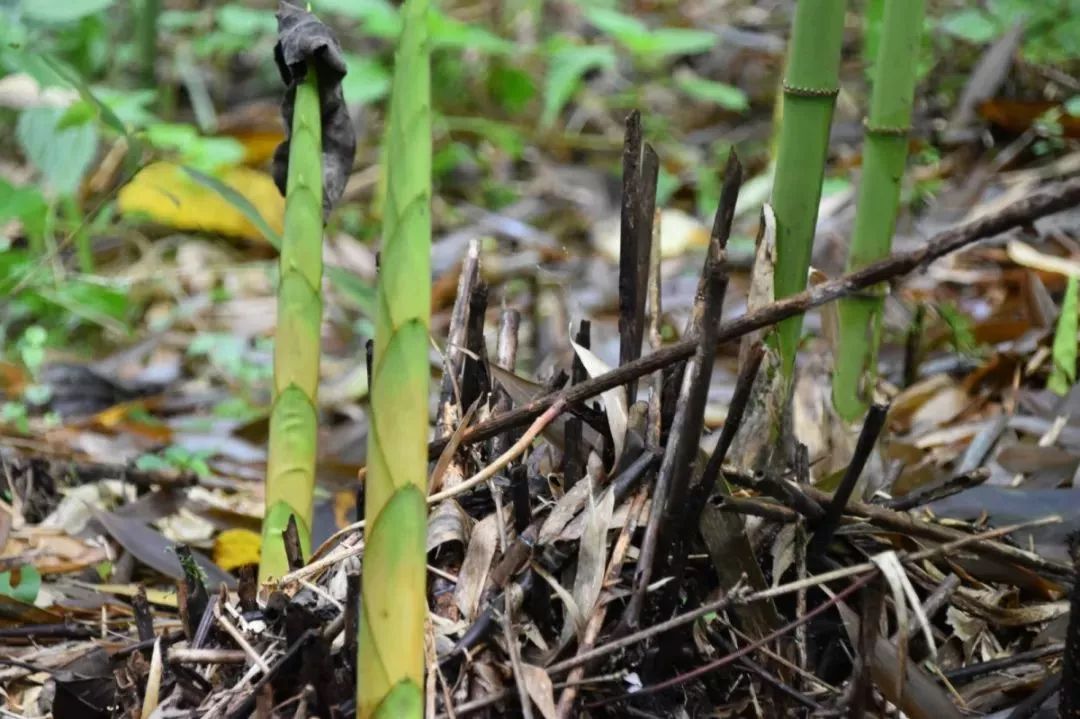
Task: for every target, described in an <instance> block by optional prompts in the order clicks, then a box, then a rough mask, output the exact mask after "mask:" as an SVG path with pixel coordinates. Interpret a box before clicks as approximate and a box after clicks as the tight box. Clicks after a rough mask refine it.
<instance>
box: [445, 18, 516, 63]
mask: <svg viewBox="0 0 1080 719" xmlns="http://www.w3.org/2000/svg"><path fill="white" fill-rule="evenodd" d="M428 31H429V32H430V33H431V46H432V48H433V49H437V50H446V49H457V50H463V49H470V50H475V51H479V52H481V53H487V54H490V55H505V54H509V53H512V52H513V51H514V43H512V42H510V41H509V40H504V39H503V38H501V37H499V36H498V35H496V34H495V33H493V32H490V31H489V30H485V29H484V28H483V27H481V26H479V25H475V24H469V23H463V22H461V21H459V20H455V19H453V18H451V17H447V16H446V15H443V14H442V13H439V12H435V11H432V12H431V13H430V14H429V15H428Z"/></svg>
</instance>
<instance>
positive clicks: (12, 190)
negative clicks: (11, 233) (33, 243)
mask: <svg viewBox="0 0 1080 719" xmlns="http://www.w3.org/2000/svg"><path fill="white" fill-rule="evenodd" d="M48 212H49V205H48V203H47V202H46V201H45V198H44V197H43V196H42V194H41V191H40V190H39V189H37V188H36V187H15V186H14V185H12V184H9V183H8V182H5V181H4V180H2V179H0V224H4V223H6V222H7V221H8V220H19V221H20V222H22V224H23V229H24V230H25V231H26V234H28V235H30V236H31V237H42V236H43V235H44V234H45V218H46V216H47V215H48Z"/></svg>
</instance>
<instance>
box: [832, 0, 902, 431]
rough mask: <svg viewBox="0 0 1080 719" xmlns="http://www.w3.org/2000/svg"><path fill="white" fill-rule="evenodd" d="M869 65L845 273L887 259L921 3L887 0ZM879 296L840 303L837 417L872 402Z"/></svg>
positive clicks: (853, 414)
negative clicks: (867, 113)
mask: <svg viewBox="0 0 1080 719" xmlns="http://www.w3.org/2000/svg"><path fill="white" fill-rule="evenodd" d="M883 17H884V19H883V22H882V25H881V37H880V39H879V41H878V54H877V57H876V58H875V62H874V71H873V85H872V87H873V91H872V95H871V99H870V116H869V118H868V120H867V122H866V141H865V143H864V149H863V172H862V179H861V180H860V183H859V194H858V199H857V205H856V211H855V231H854V235H853V236H852V241H851V249H850V251H849V253H848V261H847V269H848V271H849V272H850V271H852V270H857V269H859V268H861V267H865V266H866V265H868V264H870V263H871V262H874V261H875V260H880V259H882V258H883V257H886V256H887V255H888V254H889V252H890V251H891V249H892V235H893V229H894V227H895V224H896V213H897V208H898V206H899V202H900V182H901V180H902V179H903V176H904V164H905V163H906V161H907V149H908V126H909V125H910V124H911V103H912V99H913V97H914V94H915V68H916V65H917V64H918V56H919V42H920V31H921V30H922V19H923V0H886V2H885V7H884V16H883ZM881 308H882V295H881V293H880V292H868V293H866V294H865V295H863V296H860V297H851V298H846V299H842V300H840V304H839V313H840V342H839V346H838V348H837V352H836V367H835V372H834V375H833V405H834V406H835V408H836V411H837V412H838V413H839V414H840V416H841V417H843V418H844V419H846V420H848V421H853V420H856V419H858V418H859V417H861V416H862V415H863V414H864V413H865V412H866V409H867V407H868V406H869V404H870V402H871V400H872V396H871V395H872V388H873V384H874V381H875V379H876V369H877V351H878V345H879V343H880V337H881Z"/></svg>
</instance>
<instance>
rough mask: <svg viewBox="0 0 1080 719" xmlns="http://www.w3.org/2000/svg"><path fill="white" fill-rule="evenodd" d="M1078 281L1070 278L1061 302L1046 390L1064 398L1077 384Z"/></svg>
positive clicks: (1071, 276)
mask: <svg viewBox="0 0 1080 719" xmlns="http://www.w3.org/2000/svg"><path fill="white" fill-rule="evenodd" d="M1078 309H1080V308H1078V307H1077V281H1076V276H1075V275H1070V276H1069V284H1068V285H1067V286H1066V288H1065V299H1063V300H1062V301H1061V314H1060V315H1059V316H1058V323H1057V330H1056V331H1055V332H1054V366H1053V368H1052V369H1051V370H1050V379H1049V381H1048V382H1047V383H1046V388H1047V389H1048V390H1050V391H1051V392H1053V393H1054V394H1058V395H1061V396H1062V397H1064V396H1065V395H1067V394H1068V393H1069V390H1070V389H1071V388H1072V386H1073V384H1075V383H1076V339H1077V337H1076V335H1077V311H1078Z"/></svg>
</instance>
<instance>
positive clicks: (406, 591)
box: [356, 0, 431, 719]
mask: <svg viewBox="0 0 1080 719" xmlns="http://www.w3.org/2000/svg"><path fill="white" fill-rule="evenodd" d="M427 18H428V2H427V0H407V2H406V4H405V8H404V12H403V20H404V27H403V30H402V34H401V37H400V41H399V46H398V50H397V57H396V61H395V66H394V84H393V91H392V93H391V97H390V112H389V121H388V127H387V132H386V144H385V148H384V156H383V167H385V168H386V170H385V175H384V179H385V194H384V204H383V213H382V214H383V240H382V246H381V251H380V262H379V283H378V289H377V295H376V318H375V350H374V358H373V369H372V378H371V415H370V420H371V426H370V431H369V435H368V465H367V476H366V484H365V492H364V495H365V500H364V517H365V520H366V536H365V540H366V547H365V550H364V581H363V585H362V587H363V589H362V593H363V597H362V600H361V601H362V607H363V610H362V612H361V615H360V636H359V649H358V652H359V657H358V661H357V693H356V715H357V717H361V718H362V719H368V718H369V717H372V718H378V719H390V717H394V719H399V718H400V719H421V717H422V716H423V706H424V701H423V686H424V636H425V623H426V620H427V609H428V607H427V561H426V560H427V558H426V552H425V543H426V535H427V502H426V494H427V438H428V427H429V423H428V386H429V366H428V346H429V345H428V342H429V334H428V326H429V323H430V312H431V282H430V277H431V259H430V255H431V107H430V97H431V76H430V46H429V40H428V26H427Z"/></svg>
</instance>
